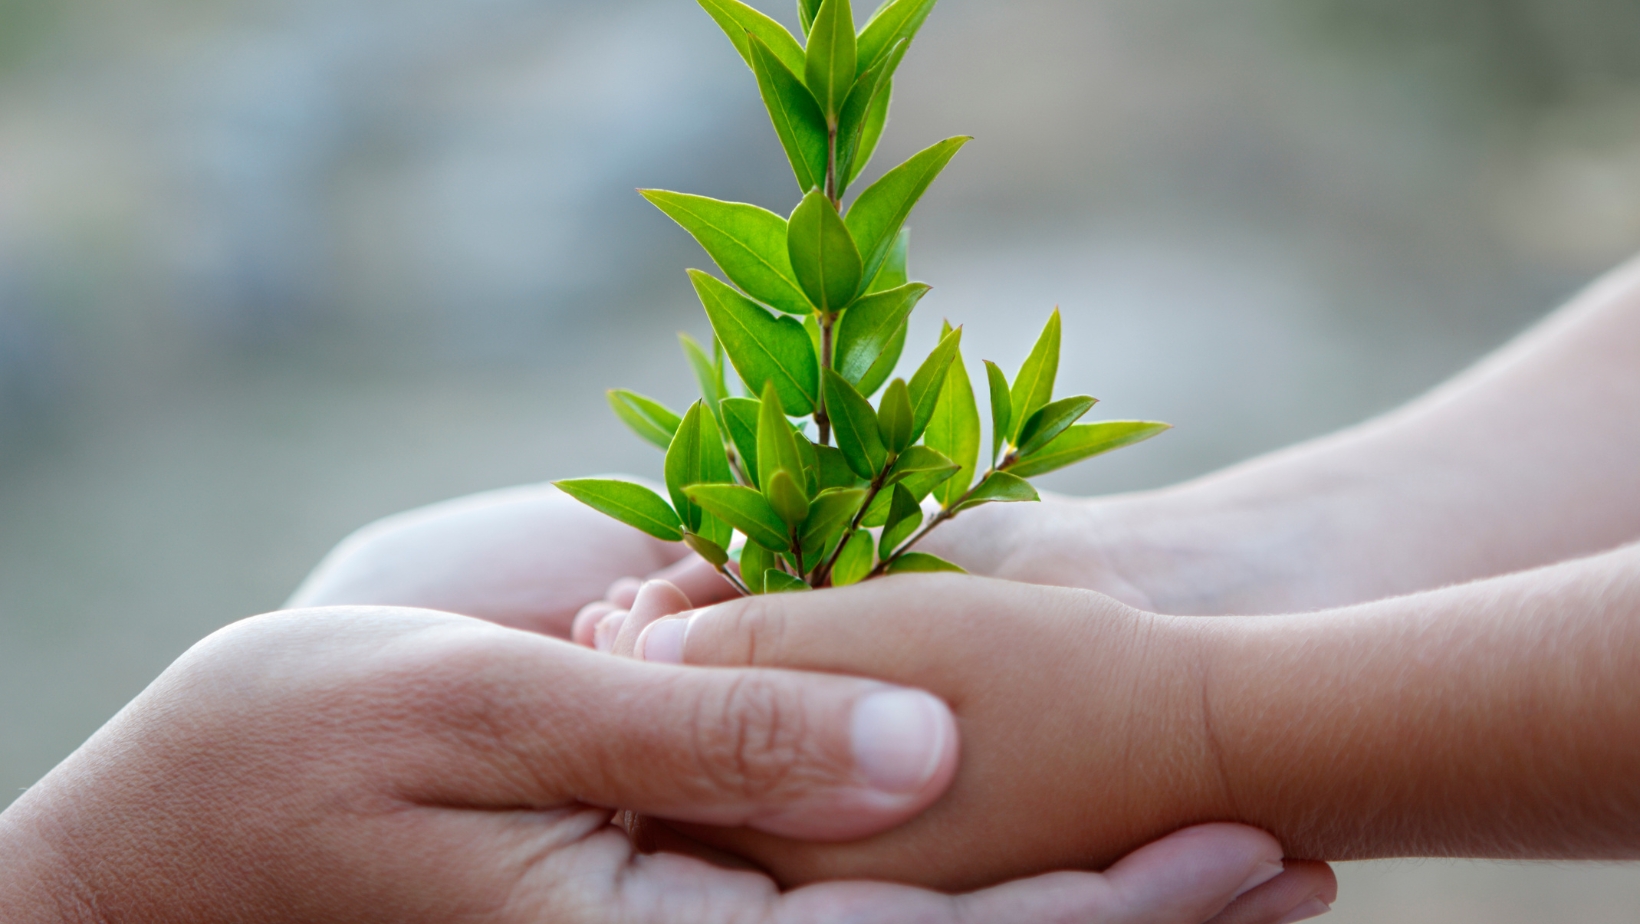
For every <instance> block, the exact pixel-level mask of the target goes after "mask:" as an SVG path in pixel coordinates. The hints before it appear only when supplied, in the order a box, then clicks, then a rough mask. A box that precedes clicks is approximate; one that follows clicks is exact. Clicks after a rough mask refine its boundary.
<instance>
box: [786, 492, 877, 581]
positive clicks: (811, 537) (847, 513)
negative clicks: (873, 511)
mask: <svg viewBox="0 0 1640 924" xmlns="http://www.w3.org/2000/svg"><path fill="white" fill-rule="evenodd" d="M865 502H866V492H865V491H863V490H861V489H859V488H849V489H845V490H831V491H826V492H824V493H822V494H821V495H820V496H819V497H817V498H815V499H814V504H813V506H812V507H811V508H810V510H809V518H808V519H807V520H806V521H804V523H803V528H802V530H800V531H799V533H798V535H799V536H800V537H801V538H800V540H799V545H800V546H801V547H802V549H803V559H804V561H805V562H810V563H820V562H823V561H825V560H826V558H827V557H828V556H829V555H830V553H831V550H832V549H833V548H834V547H835V546H836V545H837V541H838V540H839V539H841V538H843V533H844V531H845V530H847V529H848V527H849V524H851V523H853V522H854V515H855V514H857V513H859V512H860V505H861V504H864V503H865Z"/></svg>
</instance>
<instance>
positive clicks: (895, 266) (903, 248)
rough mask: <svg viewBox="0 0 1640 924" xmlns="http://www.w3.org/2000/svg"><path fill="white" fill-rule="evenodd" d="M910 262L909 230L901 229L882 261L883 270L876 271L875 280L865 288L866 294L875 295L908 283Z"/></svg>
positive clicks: (909, 279)
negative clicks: (886, 256)
mask: <svg viewBox="0 0 1640 924" xmlns="http://www.w3.org/2000/svg"><path fill="white" fill-rule="evenodd" d="M910 262H911V229H910V228H901V229H900V233H899V234H896V235H895V236H894V246H893V247H890V248H889V249H888V259H886V260H884V261H883V268H882V269H880V270H878V271H877V278H876V279H873V280H872V281H871V285H869V286H867V287H866V294H867V295H876V294H877V293H878V292H887V291H888V290H889V289H898V288H899V287H900V286H903V285H905V284H906V283H908V282H910V281H911V270H910V269H909V266H910Z"/></svg>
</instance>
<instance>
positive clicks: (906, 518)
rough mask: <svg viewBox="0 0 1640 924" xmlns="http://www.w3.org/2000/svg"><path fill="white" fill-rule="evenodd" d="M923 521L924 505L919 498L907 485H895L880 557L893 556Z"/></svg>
mask: <svg viewBox="0 0 1640 924" xmlns="http://www.w3.org/2000/svg"><path fill="white" fill-rule="evenodd" d="M922 522H923V512H922V507H921V506H920V505H919V504H918V503H917V498H916V497H914V496H912V494H911V492H910V491H907V490H906V488H905V485H902V484H897V485H895V486H894V501H893V504H892V505H891V506H890V507H889V509H888V524H887V525H886V526H885V527H884V528H883V538H882V542H881V544H880V545H879V547H878V552H877V555H878V557H879V558H881V559H883V560H884V561H887V560H888V559H889V558H892V557H893V556H894V552H895V551H896V550H897V549H899V547H900V546H902V545H904V544H905V541H906V540H907V539H910V538H911V537H912V536H913V535H915V534H916V532H917V528H918V527H920V526H922Z"/></svg>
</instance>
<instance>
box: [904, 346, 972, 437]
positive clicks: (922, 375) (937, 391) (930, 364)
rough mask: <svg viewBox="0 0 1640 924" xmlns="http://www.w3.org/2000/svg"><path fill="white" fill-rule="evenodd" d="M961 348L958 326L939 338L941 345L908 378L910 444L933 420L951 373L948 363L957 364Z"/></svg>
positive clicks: (920, 435)
mask: <svg viewBox="0 0 1640 924" xmlns="http://www.w3.org/2000/svg"><path fill="white" fill-rule="evenodd" d="M961 346H962V328H960V327H959V328H957V329H956V330H954V331H952V332H951V333H949V334H947V335H945V336H944V337H943V338H941V340H940V345H939V346H937V347H935V348H934V352H933V353H930V354H929V356H928V359H927V360H925V361H924V362H923V364H922V366H921V368H919V369H918V370H917V374H916V375H913V376H912V377H911V388H910V394H911V410H912V414H913V417H912V424H911V441H912V442H913V443H915V442H916V441H917V440H920V439H922V435H923V433H924V432H925V431H926V430H927V429H928V422H929V421H930V420H933V419H934V407H935V406H936V405H937V404H939V400H940V395H941V394H942V393H943V392H944V391H945V381H946V373H948V372H950V371H951V364H952V363H953V362H955V361H956V358H957V353H958V351H959V349H960V348H961Z"/></svg>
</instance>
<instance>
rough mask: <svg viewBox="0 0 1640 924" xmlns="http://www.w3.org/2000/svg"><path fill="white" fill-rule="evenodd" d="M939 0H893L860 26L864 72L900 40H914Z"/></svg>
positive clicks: (860, 62)
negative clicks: (863, 26)
mask: <svg viewBox="0 0 1640 924" xmlns="http://www.w3.org/2000/svg"><path fill="white" fill-rule="evenodd" d="M935 2H936V0H889V2H887V3H884V4H883V5H882V6H881V7H879V8H878V9H877V12H875V13H873V14H871V19H870V20H869V21H868V22H867V23H866V27H865V28H864V29H861V30H860V38H859V41H858V42H857V51H856V53H855V60H856V62H857V63H856V65H855V66H856V67H858V68H859V71H860V73H862V74H863V73H865V72H866V71H868V70H870V69H872V68H874V67H876V66H877V65H878V63H880V62H881V61H882V59H883V58H884V57H885V56H886V55H887V54H888V53H889V51H890V50H891V49H893V47H894V46H895V45H897V44H899V43H900V42H905V43H906V44H910V43H911V40H912V39H914V38H916V37H917V30H918V29H921V28H922V24H923V23H924V22H926V21H927V19H928V14H929V13H931V12H933V10H934V4H935Z"/></svg>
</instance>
